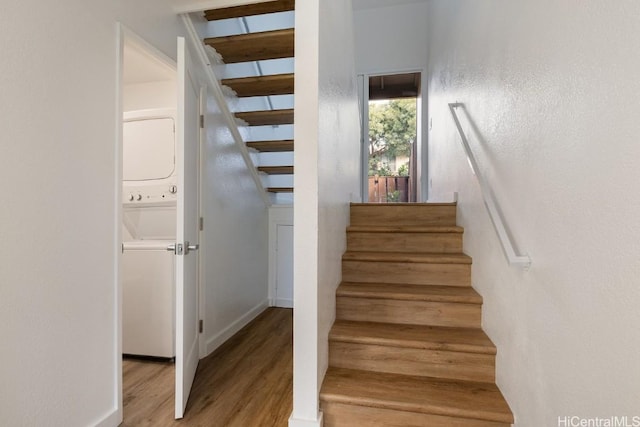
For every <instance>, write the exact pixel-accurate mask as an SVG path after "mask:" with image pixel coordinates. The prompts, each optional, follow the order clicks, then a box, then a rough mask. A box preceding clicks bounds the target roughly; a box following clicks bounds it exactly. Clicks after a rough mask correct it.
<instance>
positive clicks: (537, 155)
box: [429, 0, 640, 427]
mask: <svg viewBox="0 0 640 427" xmlns="http://www.w3.org/2000/svg"><path fill="white" fill-rule="evenodd" d="M429 18H430V19H429V27H430V28H429V30H430V43H429V48H430V53H429V63H430V72H431V74H430V82H429V91H430V96H431V98H430V101H429V109H430V118H431V119H432V120H433V129H432V131H431V132H430V134H429V135H430V141H429V143H430V151H429V154H430V159H429V166H430V178H431V179H432V182H433V184H432V185H433V191H434V194H446V193H449V192H451V191H459V192H460V203H459V222H460V224H461V225H463V226H465V251H466V252H468V253H469V254H470V255H472V256H473V257H474V267H473V283H474V286H475V287H476V289H477V290H478V291H479V292H480V293H481V294H482V295H483V297H484V298H485V305H484V317H483V326H484V328H485V329H486V330H487V332H488V333H489V335H490V337H491V338H492V339H493V341H494V342H495V343H496V345H497V346H498V362H497V380H498V383H499V385H500V387H501V389H502V391H503V392H504V394H505V395H506V398H507V400H508V401H509V404H510V405H511V407H512V409H513V411H514V413H515V416H516V425H517V426H530V427H538V426H551V425H558V424H557V422H558V417H559V416H562V417H564V416H570V415H576V416H583V417H595V416H600V417H607V416H613V415H629V416H632V415H640V406H639V400H638V396H640V368H639V367H638V360H637V355H638V354H640V333H639V332H638V324H640V311H639V310H638V308H637V307H638V305H640V292H638V279H637V278H638V276H639V275H640V262H639V255H638V254H639V253H640V243H639V242H640V226H639V225H638V221H637V218H638V212H640V199H638V197H635V194H636V193H637V189H636V184H637V183H638V182H640V169H639V168H638V166H637V161H638V159H639V158H640V144H638V139H637V135H638V132H639V131H640V125H639V123H640V122H639V121H638V117H639V116H640V104H639V103H638V102H637V99H638V98H639V97H640V79H638V76H637V70H638V69H639V68H640V38H639V37H638V34H637V23H638V20H639V19H640V3H638V2H636V1H629V0H621V1H616V2H604V1H595V0H588V1H581V2H576V1H570V0H561V1H550V0H544V1H517V2H515V1H508V0H486V1H482V2H479V1H471V0H469V1H461V0H433V1H432V2H431V6H430V9H429ZM453 101H459V102H463V103H465V104H466V106H467V111H468V113H469V115H470V117H471V118H472V120H473V122H474V123H475V126H476V129H473V128H472V127H471V126H470V125H469V122H468V120H467V119H466V118H464V117H463V123H464V126H465V128H466V130H467V131H468V132H469V134H470V135H471V137H470V139H471V145H472V148H473V150H474V152H475V153H476V155H477V157H478V162H479V164H480V169H481V170H482V172H483V173H484V174H485V176H486V178H487V180H488V181H489V183H490V184H491V186H492V187H493V189H494V191H495V195H496V199H497V200H498V201H499V202H500V204H501V207H502V209H503V212H504V216H505V217H506V218H507V222H508V224H509V225H510V227H511V231H512V234H513V235H514V237H515V241H516V242H517V243H518V245H519V246H520V248H521V249H522V250H523V251H526V252H528V253H529V255H530V256H531V258H532V260H533V267H532V268H531V270H530V271H529V272H523V271H521V270H519V269H517V268H510V267H508V266H507V264H506V261H505V260H504V257H503V255H502V252H501V248H500V246H499V243H498V241H497V238H496V236H495V233H494V231H493V229H492V226H491V223H490V221H489V219H488V217H487V214H486V211H485V209H484V207H483V205H482V201H481V199H480V198H479V188H478V185H477V184H476V182H475V180H474V177H473V176H472V175H471V173H470V170H469V168H468V166H467V164H466V161H465V159H464V156H463V152H462V149H461V146H460V142H459V137H458V135H457V133H456V131H455V128H454V125H453V122H452V120H451V117H450V114H449V111H448V109H447V103H448V102H453Z"/></svg>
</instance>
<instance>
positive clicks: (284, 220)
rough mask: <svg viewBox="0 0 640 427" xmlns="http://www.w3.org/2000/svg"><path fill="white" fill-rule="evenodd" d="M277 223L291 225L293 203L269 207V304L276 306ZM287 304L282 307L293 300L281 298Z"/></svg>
mask: <svg viewBox="0 0 640 427" xmlns="http://www.w3.org/2000/svg"><path fill="white" fill-rule="evenodd" d="M279 225H291V226H293V205H273V206H270V207H269V278H268V288H269V291H268V292H269V293H268V297H269V305H270V306H271V307H273V306H278V307H283V306H281V305H280V304H278V300H277V299H276V281H277V278H276V274H277V270H278V266H277V262H278V259H277V256H276V253H277V244H278V243H277V242H278V237H277V234H278V226H279ZM282 301H283V302H285V303H286V304H287V305H285V306H284V307H293V300H290V301H289V300H282Z"/></svg>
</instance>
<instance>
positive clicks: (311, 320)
mask: <svg viewBox="0 0 640 427" xmlns="http://www.w3.org/2000/svg"><path fill="white" fill-rule="evenodd" d="M352 40H353V29H352V13H351V2H350V1H346V2H345V1H343V0H322V1H320V0H313V1H307V2H299V3H298V4H297V5H296V46H304V48H303V49H297V50H296V70H295V72H296V87H295V92H296V99H295V109H296V125H295V131H294V132H295V140H296V141H304V143H303V144H298V145H297V146H296V151H295V154H294V165H295V168H296V176H295V186H296V191H295V193H294V227H295V228H294V384H293V388H294V390H293V391H294V396H293V414H292V418H291V420H290V422H289V425H290V426H302V425H319V420H318V392H319V388H320V385H321V382H322V378H323V377H324V372H325V370H326V367H327V360H328V353H327V347H328V341H327V335H328V331H329V329H330V327H331V325H332V324H333V319H334V317H335V289H336V287H337V286H338V284H339V282H340V279H341V269H340V258H341V256H342V252H343V251H344V249H345V246H346V233H345V228H346V226H347V224H348V212H349V205H348V204H349V201H350V200H351V198H352V197H355V196H356V195H357V194H358V191H359V159H358V156H359V140H360V136H359V119H358V106H357V92H356V80H355V65H354V62H353V42H352ZM336 46H340V49H336ZM310 82H318V84H317V85H315V84H310Z"/></svg>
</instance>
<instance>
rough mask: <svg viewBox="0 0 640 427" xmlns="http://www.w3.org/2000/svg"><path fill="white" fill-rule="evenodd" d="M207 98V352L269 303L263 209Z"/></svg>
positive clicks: (215, 107)
mask: <svg viewBox="0 0 640 427" xmlns="http://www.w3.org/2000/svg"><path fill="white" fill-rule="evenodd" d="M210 98H211V99H209V102H208V106H207V117H206V123H207V139H206V143H205V145H204V151H203V154H204V158H203V159H202V161H203V163H202V165H203V169H204V175H203V178H204V181H203V183H202V185H203V188H204V189H205V190H204V191H203V192H202V204H203V214H204V219H205V220H204V221H205V227H204V233H203V236H202V238H203V239H204V242H205V244H204V245H203V253H202V254H201V256H202V259H201V260H202V261H203V262H204V265H203V266H202V269H201V272H202V274H203V277H201V280H203V281H204V286H205V301H204V302H205V314H204V316H205V328H206V332H205V340H206V352H207V353H210V352H212V351H213V350H215V348H217V346H219V345H220V344H222V343H223V342H224V341H225V340H226V339H227V338H229V337H230V336H231V335H232V334H233V333H235V332H237V330H238V329H239V328H240V327H241V326H243V325H244V324H245V323H246V322H248V321H250V320H252V319H253V317H255V315H257V314H258V313H260V311H262V310H263V309H264V308H266V306H267V304H268V300H267V291H268V246H267V238H268V235H267V231H268V229H267V218H268V216H267V208H266V205H265V204H264V202H263V201H262V199H261V198H260V195H259V193H258V191H259V190H258V189H257V188H256V184H255V182H254V181H253V179H252V177H251V174H250V173H249V169H247V166H246V164H245V162H244V160H243V158H242V156H241V154H240V150H239V148H238V146H237V145H236V144H235V143H234V141H233V137H232V135H231V132H230V131H229V128H228V126H227V125H226V123H225V121H224V119H223V116H222V114H221V112H220V109H219V106H218V105H217V104H216V102H215V101H214V100H213V98H212V97H210ZM241 131H243V129H241ZM244 131H246V129H244ZM260 191H261V190H260Z"/></svg>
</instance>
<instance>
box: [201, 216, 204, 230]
mask: <svg viewBox="0 0 640 427" xmlns="http://www.w3.org/2000/svg"><path fill="white" fill-rule="evenodd" d="M202 230H204V217H200V231H202Z"/></svg>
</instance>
